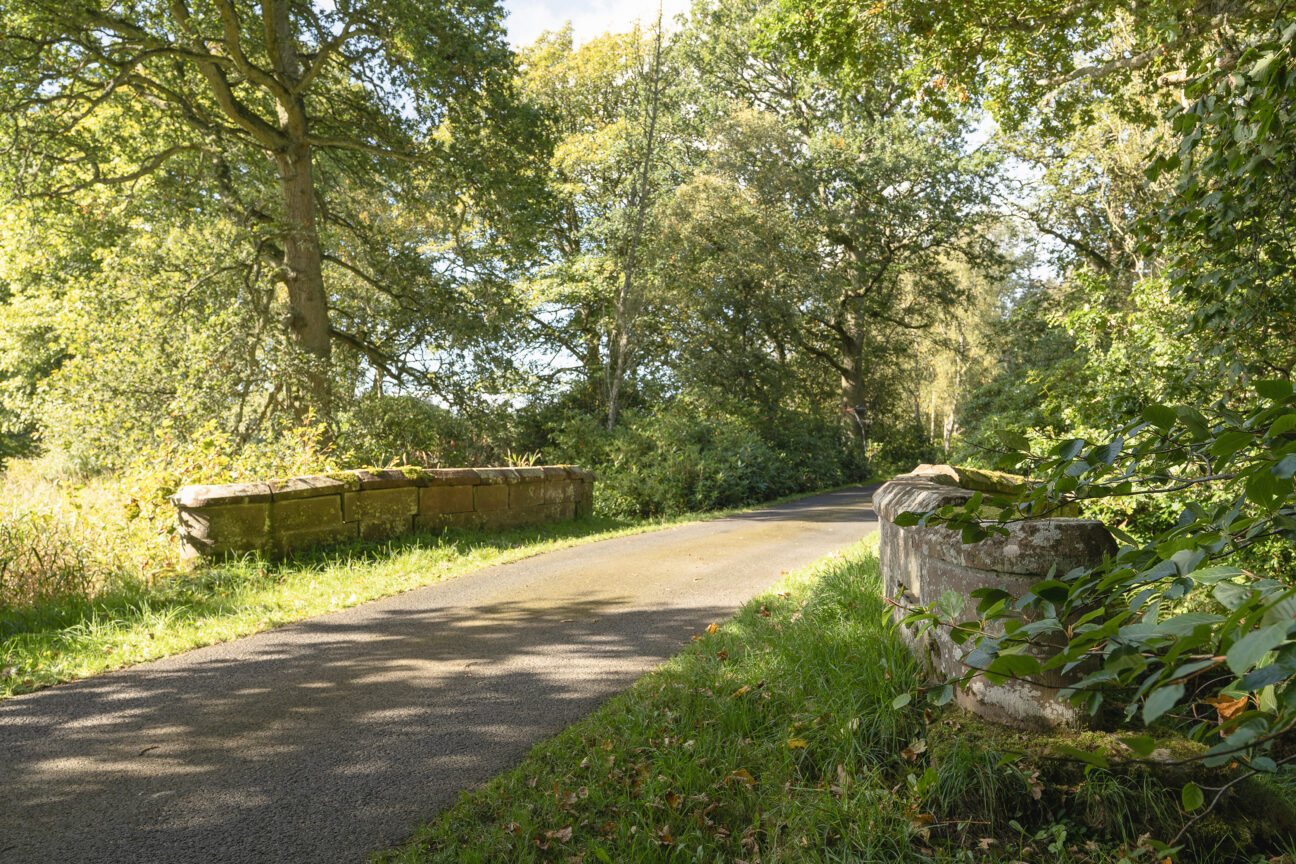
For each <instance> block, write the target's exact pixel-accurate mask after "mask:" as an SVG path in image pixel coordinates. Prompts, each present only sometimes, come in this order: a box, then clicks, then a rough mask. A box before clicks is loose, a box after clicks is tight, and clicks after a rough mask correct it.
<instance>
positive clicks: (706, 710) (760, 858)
mask: <svg viewBox="0 0 1296 864" xmlns="http://www.w3.org/2000/svg"><path fill="white" fill-rule="evenodd" d="M873 548H874V546H873V544H872V543H871V542H869V541H866V542H865V543H861V544H859V545H858V546H856V547H853V548H852V549H850V550H848V551H847V552H846V553H845V554H844V555H841V556H834V557H833V558H830V559H827V560H825V561H823V562H820V563H819V564H817V565H815V566H813V567H811V568H808V569H806V570H803V571H799V572H796V573H794V574H792V575H790V576H788V577H786V578H785V579H784V580H783V581H782V582H780V583H779V585H778V586H776V587H775V588H774V589H771V591H770V592H769V593H767V594H765V595H763V596H761V597H758V598H756V599H755V600H753V601H752V602H750V603H748V604H747V605H746V606H745V607H743V609H742V610H741V611H740V612H739V613H738V614H737V615H736V616H735V617H734V618H733V619H732V620H731V621H729V622H727V623H723V624H720V625H719V626H718V627H717V628H714V632H709V633H708V634H706V635H702V636H701V637H700V638H698V639H697V640H696V641H695V642H694V644H693V645H692V646H690V648H689V649H687V650H685V651H684V652H683V653H681V654H680V655H679V656H677V657H675V658H673V659H672V660H671V661H669V662H668V663H666V664H665V665H664V666H662V667H661V668H660V669H658V670H657V671H655V672H652V673H650V674H648V675H646V676H644V677H643V678H642V679H640V680H639V681H638V682H637V683H636V684H635V686H634V687H633V688H631V689H630V690H629V691H627V692H626V693H624V694H622V695H620V696H618V697H615V698H613V699H612V700H610V701H609V702H608V703H606V704H605V705H604V706H603V707H602V708H601V709H600V710H599V711H597V712H595V713H594V714H593V715H591V716H590V717H588V718H586V719H585V720H583V721H581V722H580V723H577V724H576V725H574V726H572V727H571V728H569V729H567V730H566V731H564V732H563V733H561V734H559V735H558V736H556V737H555V738H553V739H550V740H548V741H546V742H542V743H541V744H539V745H537V746H536V747H535V748H534V749H533V750H532V752H531V753H530V755H529V756H528V757H527V759H526V760H525V762H524V763H523V764H522V765H520V766H519V767H518V768H516V769H515V770H512V771H509V772H507V773H505V774H502V775H500V776H499V777H496V778H495V779H494V780H492V781H491V782H490V783H489V784H487V785H486V786H485V787H483V788H482V789H479V790H476V791H473V792H469V793H465V794H464V795H463V796H462V797H461V799H460V801H459V803H458V804H457V805H456V806H454V807H453V808H451V809H450V810H448V811H447V812H445V813H444V814H442V815H441V816H440V817H439V818H437V819H436V820H435V821H433V822H431V823H430V824H428V825H426V826H424V827H423V828H421V829H420V830H419V831H418V832H417V833H416V834H415V835H414V837H413V838H412V839H411V840H410V841H409V842H408V844H406V845H404V846H403V847H401V848H398V849H394V850H388V851H385V852H382V853H378V854H377V855H376V860H377V861H380V862H384V864H438V862H447V864H448V862H455V864H472V862H481V864H486V862H504V861H507V862H510V864H525V862H589V864H593V862H658V861H661V862H667V861H669V862H723V864H738V862H752V864H754V862H765V864H772V862H786V864H803V862H806V864H808V862H888V864H889V862H897V861H904V862H908V861H914V862H942V864H943V862H951V864H952V862H964V861H994V862H1025V861H1029V862H1077V864H1079V862H1091V864H1099V862H1105V864H1125V862H1149V864H1150V862H1154V861H1155V862H1159V861H1161V860H1162V859H1163V858H1164V854H1160V853H1157V852H1156V850H1155V849H1154V848H1153V847H1152V845H1151V844H1150V843H1149V842H1148V839H1149V836H1151V837H1156V836H1159V837H1160V838H1161V839H1163V840H1164V839H1168V837H1169V836H1170V835H1171V834H1173V832H1174V831H1175V830H1176V829H1177V827H1178V826H1179V825H1181V824H1182V821H1183V819H1184V818H1185V817H1184V815H1183V814H1182V813H1181V812H1180V811H1179V809H1178V793H1177V789H1178V786H1177V785H1167V784H1165V783H1161V782H1159V781H1158V780H1157V779H1156V778H1155V777H1151V776H1147V775H1146V774H1144V775H1140V774H1139V773H1138V772H1133V773H1128V774H1120V773H1118V772H1112V773H1107V772H1101V771H1091V770H1086V769H1084V768H1083V767H1080V768H1077V767H1076V766H1075V765H1074V763H1071V762H1061V761H1056V760H1052V759H1051V757H1050V756H1049V752H1048V751H1049V749H1050V748H1051V747H1054V746H1056V744H1057V743H1058V742H1061V743H1069V744H1079V745H1082V746H1085V745H1087V743H1095V742H1097V741H1098V739H1099V738H1102V737H1103V736H1102V734H1101V733H1085V736H1088V737H1085V736H1076V735H1070V734H1067V733H1059V734H1057V735H1052V736H1050V735H1030V734H1027V733H1023V732H1019V731H1017V730H1008V729H1003V728H1001V727H990V726H988V725H987V724H983V723H981V722H980V721H978V720H976V719H975V718H973V717H971V716H970V715H966V714H964V713H961V712H957V711H933V710H931V709H924V708H923V707H921V706H919V705H917V704H916V701H917V700H915V703H914V704H910V705H909V706H908V707H905V708H903V709H896V708H894V707H892V706H893V701H894V700H895V699H896V697H897V696H899V695H900V694H902V693H905V692H907V691H909V690H910V688H914V687H916V686H917V685H918V684H919V678H918V674H917V670H916V668H915V666H914V664H913V661H912V659H911V657H910V655H909V653H908V651H907V649H906V648H905V647H904V646H903V645H902V644H901V643H900V642H899V640H898V639H897V638H896V636H895V635H894V634H893V632H892V630H891V628H890V626H889V624H888V622H887V612H886V608H885V606H884V605H883V603H882V601H881V599H880V596H879V581H880V580H879V573H878V566H877V559H876V557H874V555H873V551H872V550H873ZM1090 739H1093V741H1090ZM1113 740H1114V739H1113ZM1108 743H1111V742H1108ZM1181 782H1182V781H1181V780H1176V781H1174V783H1181ZM1241 803H1242V804H1244V805H1245V804H1246V802H1245V801H1243V802H1241ZM1253 803H1254V799H1253ZM1243 809H1246V807H1244V808H1243ZM1251 810H1252V811H1253V812H1252V813H1251V814H1250V818H1251V819H1252V821H1253V823H1254V822H1255V821H1256V818H1257V815H1258V814H1257V813H1255V812H1254V810H1255V808H1254V807H1251ZM1259 818H1260V819H1263V818H1265V817H1263V816H1260V817H1259ZM1220 825H1223V829H1222V830H1221V831H1217V832H1216V835H1215V836H1204V837H1203V836H1198V837H1195V838H1194V839H1193V840H1192V843H1191V845H1190V846H1189V847H1188V848H1187V849H1185V850H1184V852H1183V853H1182V856H1181V857H1180V858H1179V860H1181V861H1212V862H1221V861H1244V860H1256V861H1267V862H1275V861H1286V862H1287V864H1290V862H1291V859H1290V858H1281V857H1270V855H1272V854H1274V852H1275V850H1274V849H1273V848H1272V847H1273V844H1272V843H1269V844H1268V845H1269V846H1270V849H1269V851H1268V852H1266V854H1264V855H1262V856H1259V857H1253V854H1254V847H1255V842H1253V841H1255V838H1253V837H1249V836H1248V837H1242V836H1241V834H1239V833H1238V831H1239V830H1241V831H1245V830H1246V829H1245V828H1243V829H1237V827H1236V825H1234V824H1224V823H1220ZM1218 827H1219V826H1218V825H1217V828H1218ZM1252 827H1253V828H1254V827H1255V826H1254V824H1253V825H1252ZM1235 829H1236V830H1235ZM1154 831H1156V832H1158V833H1157V834H1151V832H1154ZM1166 832H1169V833H1166ZM1144 835H1149V836H1144ZM1239 842H1241V845H1239ZM1256 842H1258V841H1256ZM1266 842H1267V841H1266ZM1261 845H1265V844H1264V843H1261ZM1247 846H1250V847H1251V848H1250V849H1247V848H1244V847H1247ZM1276 851H1277V852H1279V853H1280V852H1282V851H1283V850H1282V849H1281V848H1278V849H1277V850H1276ZM1288 851H1290V850H1288Z"/></svg>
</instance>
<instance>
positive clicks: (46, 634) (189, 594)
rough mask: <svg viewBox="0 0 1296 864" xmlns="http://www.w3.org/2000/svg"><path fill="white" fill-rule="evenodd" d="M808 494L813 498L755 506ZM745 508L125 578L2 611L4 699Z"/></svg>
mask: <svg viewBox="0 0 1296 864" xmlns="http://www.w3.org/2000/svg"><path fill="white" fill-rule="evenodd" d="M843 488H845V487H843ZM811 494H820V493H818V492H816V493H806V494H802V495H795V496H788V497H786V498H781V499H779V500H778V501H774V502H770V503H768V504H764V505H761V506H763V507H768V506H773V505H774V504H778V503H781V502H786V501H791V500H796V499H799V498H805V497H808V496H809V495H811ZM752 509H755V508H751V507H748V508H740V509H733V510H726V511H722V512H713V513H694V514H687V515H684V516H677V517H670V518H662V519H646V520H628V519H612V518H605V517H592V518H586V519H581V520H577V521H572V522H563V523H556V524H553V525H540V526H534V527H530V528H520V529H512V530H507V531H491V532H486V531H468V530H455V529H452V530H448V531H446V532H444V533H441V534H423V535H413V536H411V537H405V538H400V539H399V540H394V541H391V542H389V543H381V544H374V543H370V544H357V545H354V546H349V547H342V548H333V549H329V550H324V551H321V552H317V553H312V554H309V555H305V556H302V557H300V558H298V559H296V560H291V561H287V562H266V561H262V560H260V559H257V558H251V557H250V558H247V559H245V560H242V561H235V562H229V563H225V564H220V565H215V566H208V567H202V568H200V569H198V570H196V571H194V572H192V573H177V574H174V575H170V576H167V577H166V578H163V579H160V580H157V581H155V582H153V583H151V584H150V583H148V582H145V581H143V580H139V579H128V578H124V579H122V580H120V581H119V582H118V584H115V585H113V586H111V587H110V588H109V589H108V590H106V591H104V592H103V593H101V594H99V595H98V596H96V597H94V598H93V599H86V598H82V597H70V598H66V599H62V600H58V601H51V602H48V603H44V604H42V605H40V606H38V607H35V608H28V609H3V608H0V698H4V697H8V696H14V695H17V694H20V693H27V692H31V691H33V690H39V689H41V688H44V687H48V686H51V685H53V684H59V683H62V682H65V681H71V680H74V679H77V678H84V677H87V676H90V675H95V674H98V673H100V672H105V671H108V670H111V669H118V668H121V667H124V666H129V665H132V664H135V663H142V662H145V661H148V660H156V659H158V658H160V657H166V656H170V655H172V654H178V653H180V652H182V651H188V650H190V649H192V648H198V647H201V646H204V645H212V644H215V643H217V642H225V641H228V640H230V639H236V638H238V637H240V636H247V635H250V634H252V633H256V632H258V631H261V630H266V629H269V628H272V627H277V626H280V625H282V624H287V623H290V622H293V621H300V620H302V619H304V618H310V617H312V616H315V615H321V614H324V613H326V612H334V611H337V610H339V609H345V608H347V607H349V606H355V605H356V604H358V603H364V602H366V601H368V600H375V599H377V598H380V597H386V596H389V595H391V594H397V593H400V592H402V591H408V590H411V589H414V588H419V587H422V586H425V585H429V584H432V583H435V582H439V581H442V580H444V579H449V578H452V577H455V576H459V575H462V574H464V573H467V572H470V571H472V570H476V569H479V568H482V567H487V566H490V565H493V564H503V563H507V562H510V561H517V560H519V559H521V558H527V557H530V556H532V555H538V554H540V553H542V552H548V551H552V550H554V549H561V548H563V547H566V546H574V545H576V544H579V543H590V542H593V541H596V540H605V539H608V538H611V537H620V536H623V535H627V534H637V533H642V532H645V531H654V530H658V529H661V528H668V527H671V526H673V525H680V524H684V523H688V522H697V521H701V520H705V519H714V518H719V517H722V516H727V515H733V514H735V513H741V512H747V511H749V510H752Z"/></svg>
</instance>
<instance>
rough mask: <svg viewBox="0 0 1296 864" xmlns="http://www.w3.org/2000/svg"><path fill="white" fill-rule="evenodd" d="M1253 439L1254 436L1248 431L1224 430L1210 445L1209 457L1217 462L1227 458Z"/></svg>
mask: <svg viewBox="0 0 1296 864" xmlns="http://www.w3.org/2000/svg"><path fill="white" fill-rule="evenodd" d="M1254 440H1255V436H1253V435H1252V434H1251V433H1250V432H1239V431H1237V430H1230V431H1228V432H1225V433H1224V434H1223V435H1221V436H1219V437H1218V438H1216V439H1215V443H1214V444H1212V445H1211V458H1213V459H1214V460H1215V461H1217V462H1220V461H1224V460H1227V459H1228V458H1229V457H1230V456H1232V455H1233V454H1234V453H1236V452H1238V451H1239V450H1241V449H1242V448H1243V447H1245V446H1247V445H1248V444H1250V443H1251V442H1252V441H1254Z"/></svg>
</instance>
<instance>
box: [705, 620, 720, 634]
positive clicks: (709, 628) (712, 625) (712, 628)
mask: <svg viewBox="0 0 1296 864" xmlns="http://www.w3.org/2000/svg"><path fill="white" fill-rule="evenodd" d="M719 629H720V628H719V627H717V626H716V624H715V622H714V621H713V622H711V623H710V624H708V625H707V632H708V633H714V632H716V631H717V630H719Z"/></svg>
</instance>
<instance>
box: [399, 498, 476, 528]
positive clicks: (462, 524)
mask: <svg viewBox="0 0 1296 864" xmlns="http://www.w3.org/2000/svg"><path fill="white" fill-rule="evenodd" d="M467 488H472V487H467ZM484 522H485V519H484V517H483V515H482V514H481V513H476V512H473V511H468V512H463V513H420V514H419V515H417V516H415V517H414V528H415V530H420V531H440V530H441V529H443V528H480V527H482V525H483V524H484Z"/></svg>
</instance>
